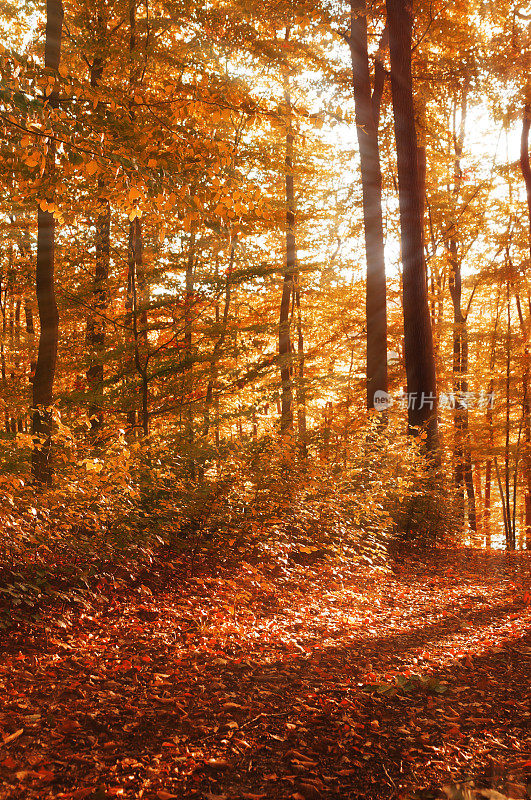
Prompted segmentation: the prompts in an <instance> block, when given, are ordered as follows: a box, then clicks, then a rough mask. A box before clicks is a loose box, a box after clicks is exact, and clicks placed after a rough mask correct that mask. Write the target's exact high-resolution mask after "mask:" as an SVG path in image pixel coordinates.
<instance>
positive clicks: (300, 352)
mask: <svg viewBox="0 0 531 800" xmlns="http://www.w3.org/2000/svg"><path fill="white" fill-rule="evenodd" d="M295 305H296V307H297V422H298V431H299V451H300V454H301V456H302V458H306V457H307V455H308V445H307V437H306V386H305V375H304V334H303V329H302V312H301V287H300V272H299V271H297V274H296V280H295Z"/></svg>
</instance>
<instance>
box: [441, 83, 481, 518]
mask: <svg viewBox="0 0 531 800" xmlns="http://www.w3.org/2000/svg"><path fill="white" fill-rule="evenodd" d="M466 110H467V86H466V85H465V86H464V88H463V94H462V99H461V120H460V125H459V132H457V131H456V130H454V149H455V153H454V187H453V191H452V202H453V205H454V208H453V209H452V214H453V219H452V222H451V225H450V233H449V237H448V244H447V250H448V260H449V267H450V269H449V280H448V286H449V290H450V297H451V299H452V305H453V312H454V324H453V332H452V335H453V365H452V367H453V391H454V396H455V411H454V435H455V447H454V462H455V464H454V480H455V486H456V490H457V495H458V499H459V503H460V509H461V511H462V517H463V516H464V500H465V487H466V495H467V510H468V524H469V527H470V529H471V530H472V532H473V533H474V534H475V533H476V530H477V520H476V496H475V489H474V479H473V475H472V457H471V453H470V432H469V425H468V401H467V395H468V329H467V317H466V313H463V309H462V277H461V257H460V254H459V244H458V238H457V228H456V225H457V222H456V217H457V214H456V209H455V205H456V204H457V199H458V197H459V194H460V191H461V184H462V170H461V157H462V154H463V144H464V140H465V120H466Z"/></svg>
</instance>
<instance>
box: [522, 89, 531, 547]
mask: <svg viewBox="0 0 531 800" xmlns="http://www.w3.org/2000/svg"><path fill="white" fill-rule="evenodd" d="M530 126H531V106H530V105H529V104H526V106H525V107H524V113H523V118H522V138H521V142H520V167H521V170H522V175H523V178H524V182H525V188H526V195H527V214H528V220H529V234H528V236H529V251H530V255H531V167H530V164H529V128H530ZM521 323H523V318H522V319H521ZM522 334H523V337H524V379H523V383H524V386H523V390H524V408H523V411H524V420H523V424H524V442H525V444H524V457H523V465H524V485H525V489H524V492H525V499H524V503H525V546H526V549H527V550H531V397H530V391H531V387H530V385H529V373H530V354H529V323H528V324H527V325H523V324H522Z"/></svg>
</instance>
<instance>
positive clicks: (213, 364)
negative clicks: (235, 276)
mask: <svg viewBox="0 0 531 800" xmlns="http://www.w3.org/2000/svg"><path fill="white" fill-rule="evenodd" d="M235 249H236V237H232V238H231V244H230V255H229V266H228V269H227V277H226V280H225V301H224V305H223V316H222V319H221V321H220V319H219V316H220V315H219V305H216V322H217V323H218V324H220V325H221V330H220V331H219V335H218V338H217V340H216V343H215V345H214V348H213V351H212V358H211V360H210V374H209V378H208V384H207V390H206V397H205V411H204V418H203V436H208V431H209V429H210V409H211V407H212V398H213V394H214V389H215V384H216V378H217V365H218V361H219V357H220V355H221V350H222V348H223V344H224V343H225V337H226V335H227V323H228V320H229V309H230V293H231V277H232V270H233V268H234V254H235ZM216 430H218V428H216ZM216 446H219V441H218V442H217V445H216Z"/></svg>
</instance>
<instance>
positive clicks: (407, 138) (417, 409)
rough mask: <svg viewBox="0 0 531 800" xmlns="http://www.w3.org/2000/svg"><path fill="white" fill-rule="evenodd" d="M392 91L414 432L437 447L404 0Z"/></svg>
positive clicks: (393, 10) (392, 9) (392, 33)
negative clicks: (421, 434) (421, 432)
mask: <svg viewBox="0 0 531 800" xmlns="http://www.w3.org/2000/svg"><path fill="white" fill-rule="evenodd" d="M386 5H387V22H388V26H389V49H390V54H391V91H392V98H393V112H394V127H395V139H396V155H397V169H398V194H399V206H400V233H401V244H402V264H403V277H402V282H403V305H404V360H405V366H406V375H407V391H408V426H409V432H410V433H414V434H415V433H418V431H419V429H421V428H423V429H425V430H426V449H427V451H428V453H434V452H435V451H436V450H437V448H438V431H437V386H436V376H435V361H434V356H433V339H432V331H431V323H430V311H429V305H428V286H427V280H426V268H425V261H424V249H423V215H422V209H423V205H424V199H423V197H422V193H421V182H420V177H419V164H418V158H417V133H416V130H415V108H414V102H413V77H412V72H411V45H412V27H413V18H412V12H411V8H410V6H409V5H407V4H406V3H405V2H403V0H386Z"/></svg>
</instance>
